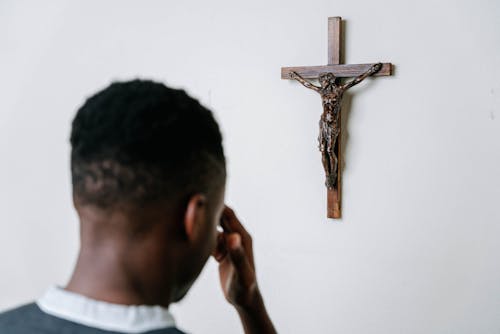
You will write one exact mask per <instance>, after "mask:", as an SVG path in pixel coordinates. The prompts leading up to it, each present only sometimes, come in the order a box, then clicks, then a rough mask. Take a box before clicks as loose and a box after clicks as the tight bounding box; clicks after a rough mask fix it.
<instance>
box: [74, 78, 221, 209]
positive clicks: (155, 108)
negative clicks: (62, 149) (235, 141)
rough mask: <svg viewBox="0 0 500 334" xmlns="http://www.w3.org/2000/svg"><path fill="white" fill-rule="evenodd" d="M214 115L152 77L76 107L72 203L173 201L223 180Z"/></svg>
mask: <svg viewBox="0 0 500 334" xmlns="http://www.w3.org/2000/svg"><path fill="white" fill-rule="evenodd" d="M221 141H222V139H221V134H220V132H219V128H218V126H217V123H216V122H215V120H214V118H213V116H212V114H211V112H210V111H209V110H207V109H206V108H204V107H203V106H201V105H200V104H199V103H198V101H196V100H195V99H193V98H191V97H189V96H188V95H187V94H186V93H185V92H184V91H182V90H176V89H171V88H167V87H166V86H165V85H163V84H160V83H155V82H152V81H141V80H134V81H129V82H119V83H113V84H111V85H110V86H109V87H107V88H106V89H104V90H102V91H100V92H98V93H97V94H95V95H94V96H92V97H90V98H89V99H88V100H87V101H86V102H85V104H84V105H83V106H82V107H81V108H80V109H79V110H78V113H77V115H76V117H75V119H74V120H73V127H72V132H71V145H72V152H71V172H72V182H73V193H74V196H75V200H76V201H77V202H78V203H79V204H81V205H85V204H91V205H95V206H98V207H101V208H111V207H114V206H117V205H122V204H126V205H143V204H147V203H149V202H153V201H158V200H162V199H169V200H171V201H172V202H173V203H174V202H177V201H178V200H181V199H182V198H183V197H185V196H189V195H190V194H193V193H196V192H203V193H207V192H210V190H211V189H212V188H213V187H216V186H220V185H221V181H223V180H224V179H225V158H224V153H223V149H222V143H221Z"/></svg>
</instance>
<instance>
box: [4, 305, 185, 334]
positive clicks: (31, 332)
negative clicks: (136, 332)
mask: <svg viewBox="0 0 500 334" xmlns="http://www.w3.org/2000/svg"><path fill="white" fill-rule="evenodd" d="M56 333H57V334H123V333H120V332H114V331H106V330H101V329H98V328H93V327H88V326H85V325H81V324H78V323H75V322H72V321H68V320H65V319H61V318H58V317H54V316H52V315H50V314H47V313H45V312H43V311H42V310H41V309H40V308H39V307H38V306H37V305H36V304H35V303H32V304H28V305H24V306H21V307H18V308H16V309H13V310H10V311H7V312H5V313H0V334H56ZM141 334H185V333H184V332H181V331H180V330H178V329H177V328H175V327H169V328H162V329H156V330H152V331H147V332H143V333H141Z"/></svg>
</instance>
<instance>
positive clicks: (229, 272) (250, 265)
mask: <svg viewBox="0 0 500 334" xmlns="http://www.w3.org/2000/svg"><path fill="white" fill-rule="evenodd" d="M220 224H221V226H222V229H223V232H220V233H219V235H218V240H217V247H216V249H215V251H214V253H213V254H212V255H213V256H214V258H215V259H216V260H217V262H219V276H220V283H221V286H222V290H223V292H224V296H225V297H226V299H227V301H228V302H229V303H231V304H232V305H234V306H235V307H236V310H237V311H238V314H239V316H240V318H241V321H242V323H243V327H244V329H245V333H247V334H250V333H260V334H267V333H270V334H271V333H276V330H275V329H274V326H273V324H272V322H271V319H270V318H269V316H268V314H267V311H266V308H265V306H264V301H263V299H262V295H261V294H260V291H259V288H258V286H257V278H256V275H255V263H254V259H253V247H252V238H251V236H250V234H248V232H247V231H246V230H245V228H244V227H243V225H242V224H241V223H240V221H239V220H238V218H237V217H236V215H235V214H234V211H233V210H232V209H230V208H229V207H227V206H226V207H225V208H224V211H223V213H222V217H221V223H220Z"/></svg>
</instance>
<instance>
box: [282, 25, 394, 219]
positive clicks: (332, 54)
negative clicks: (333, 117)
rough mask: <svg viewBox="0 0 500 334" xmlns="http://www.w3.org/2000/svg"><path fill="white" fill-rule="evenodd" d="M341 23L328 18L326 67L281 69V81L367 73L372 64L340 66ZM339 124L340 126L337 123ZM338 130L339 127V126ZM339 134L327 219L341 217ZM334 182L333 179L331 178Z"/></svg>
mask: <svg viewBox="0 0 500 334" xmlns="http://www.w3.org/2000/svg"><path fill="white" fill-rule="evenodd" d="M341 21H342V18H340V17H329V18H328V65H325V66H300V67H282V68H281V79H293V78H294V77H293V76H292V74H294V73H296V74H298V75H300V77H302V78H304V79H317V78H318V77H319V76H320V74H322V73H333V74H334V75H335V76H336V77H338V78H345V77H357V76H359V75H362V74H363V73H365V72H367V71H368V70H369V69H370V68H371V67H372V66H373V65H374V64H356V65H347V64H341V59H340V58H341ZM391 71H392V65H391V64H390V63H384V64H382V67H381V68H380V70H379V71H378V72H376V73H375V74H374V75H375V76H387V75H391ZM338 117H339V121H340V117H341V113H339V116H338ZM339 124H341V123H340V122H339ZM339 130H341V127H340V125H339ZM341 138H342V134H341V133H340V134H339V135H338V137H337V140H336V144H335V147H334V153H335V155H336V157H337V159H338V161H337V175H336V177H337V179H336V183H335V186H334V187H332V188H327V217H328V218H340V217H341V210H340V209H341V186H342V178H341V176H342V173H341V168H342V154H341V153H342V152H341V147H342V145H341ZM333 179H334V180H335V178H333Z"/></svg>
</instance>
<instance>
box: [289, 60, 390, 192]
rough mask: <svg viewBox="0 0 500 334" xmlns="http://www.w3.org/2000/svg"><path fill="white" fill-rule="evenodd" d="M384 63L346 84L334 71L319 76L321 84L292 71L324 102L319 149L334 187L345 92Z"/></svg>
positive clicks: (299, 80) (331, 185)
mask: <svg viewBox="0 0 500 334" xmlns="http://www.w3.org/2000/svg"><path fill="white" fill-rule="evenodd" d="M381 68H382V64H381V63H378V64H375V65H373V66H372V67H370V69H369V70H368V71H366V72H365V73H363V74H361V75H360V76H358V77H356V78H354V79H353V80H351V81H348V82H346V83H344V84H340V83H337V78H336V77H335V75H334V74H333V73H322V74H320V76H319V83H320V85H321V86H316V85H314V84H312V83H311V82H309V81H307V80H305V79H304V78H302V77H301V76H300V75H299V74H298V73H297V72H291V73H290V78H291V79H295V80H297V81H298V82H300V83H301V84H302V85H304V86H305V87H307V88H309V89H312V90H314V91H316V92H318V93H319V94H320V95H321V100H322V103H323V113H322V114H321V119H320V121H319V137H318V142H319V150H320V151H321V157H322V162H323V168H324V169H325V174H326V181H325V185H326V187H327V188H328V189H333V188H334V187H335V185H336V183H337V170H338V158H337V155H336V154H335V145H336V144H337V138H338V136H339V134H340V107H341V103H342V96H343V94H344V92H345V91H346V90H347V89H349V88H351V87H352V86H354V85H357V84H358V83H360V82H361V81H363V80H364V79H366V78H367V77H369V76H370V75H372V74H374V73H376V72H378V71H379V70H380V69H381Z"/></svg>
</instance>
